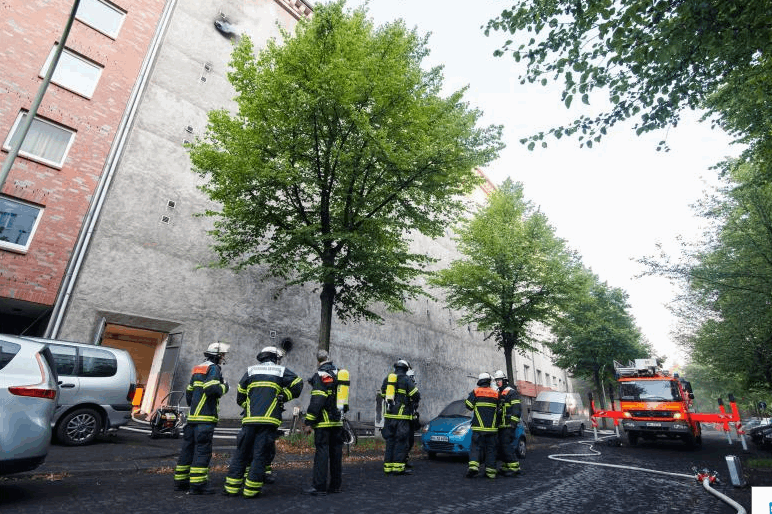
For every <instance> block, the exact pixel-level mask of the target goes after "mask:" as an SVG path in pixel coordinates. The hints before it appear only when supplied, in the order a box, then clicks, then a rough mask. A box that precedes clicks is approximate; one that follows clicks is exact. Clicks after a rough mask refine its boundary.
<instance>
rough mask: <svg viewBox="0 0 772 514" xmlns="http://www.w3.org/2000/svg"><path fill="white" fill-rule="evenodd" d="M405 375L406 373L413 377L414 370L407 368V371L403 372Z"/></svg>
mask: <svg viewBox="0 0 772 514" xmlns="http://www.w3.org/2000/svg"><path fill="white" fill-rule="evenodd" d="M405 375H407V376H409V377H414V376H415V371H413V368H410V369H409V370H407V373H405Z"/></svg>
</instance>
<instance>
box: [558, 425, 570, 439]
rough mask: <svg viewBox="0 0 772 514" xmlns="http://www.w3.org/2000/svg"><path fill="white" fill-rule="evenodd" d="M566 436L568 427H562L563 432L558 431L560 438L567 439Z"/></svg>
mask: <svg viewBox="0 0 772 514" xmlns="http://www.w3.org/2000/svg"><path fill="white" fill-rule="evenodd" d="M567 436H568V427H567V426H565V425H563V430H561V431H560V437H567Z"/></svg>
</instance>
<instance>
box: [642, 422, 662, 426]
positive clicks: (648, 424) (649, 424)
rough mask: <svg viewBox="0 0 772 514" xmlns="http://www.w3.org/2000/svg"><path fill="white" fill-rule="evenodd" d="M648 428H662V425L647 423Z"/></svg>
mask: <svg viewBox="0 0 772 514" xmlns="http://www.w3.org/2000/svg"><path fill="white" fill-rule="evenodd" d="M646 426H647V427H661V426H662V423H646Z"/></svg>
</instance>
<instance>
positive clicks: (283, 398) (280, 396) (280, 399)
mask: <svg viewBox="0 0 772 514" xmlns="http://www.w3.org/2000/svg"><path fill="white" fill-rule="evenodd" d="M276 401H277V402H279V403H284V402H286V401H287V397H286V396H284V395H283V394H282V393H279V394H277V395H276Z"/></svg>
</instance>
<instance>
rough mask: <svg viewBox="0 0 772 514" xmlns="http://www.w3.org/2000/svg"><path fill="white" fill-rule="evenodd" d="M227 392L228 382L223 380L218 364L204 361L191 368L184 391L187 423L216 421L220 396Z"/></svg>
mask: <svg viewBox="0 0 772 514" xmlns="http://www.w3.org/2000/svg"><path fill="white" fill-rule="evenodd" d="M227 392H228V384H226V383H224V382H223V379H222V372H221V371H220V366H218V365H217V364H215V363H213V362H210V361H205V362H203V363H201V364H199V365H198V366H196V367H195V368H193V372H192V374H191V377H190V383H189V384H188V387H187V389H186V391H185V399H186V400H187V402H188V405H189V406H190V414H189V415H188V423H217V421H218V419H219V418H218V416H219V410H220V397H221V396H222V395H224V394H225V393H227Z"/></svg>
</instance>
